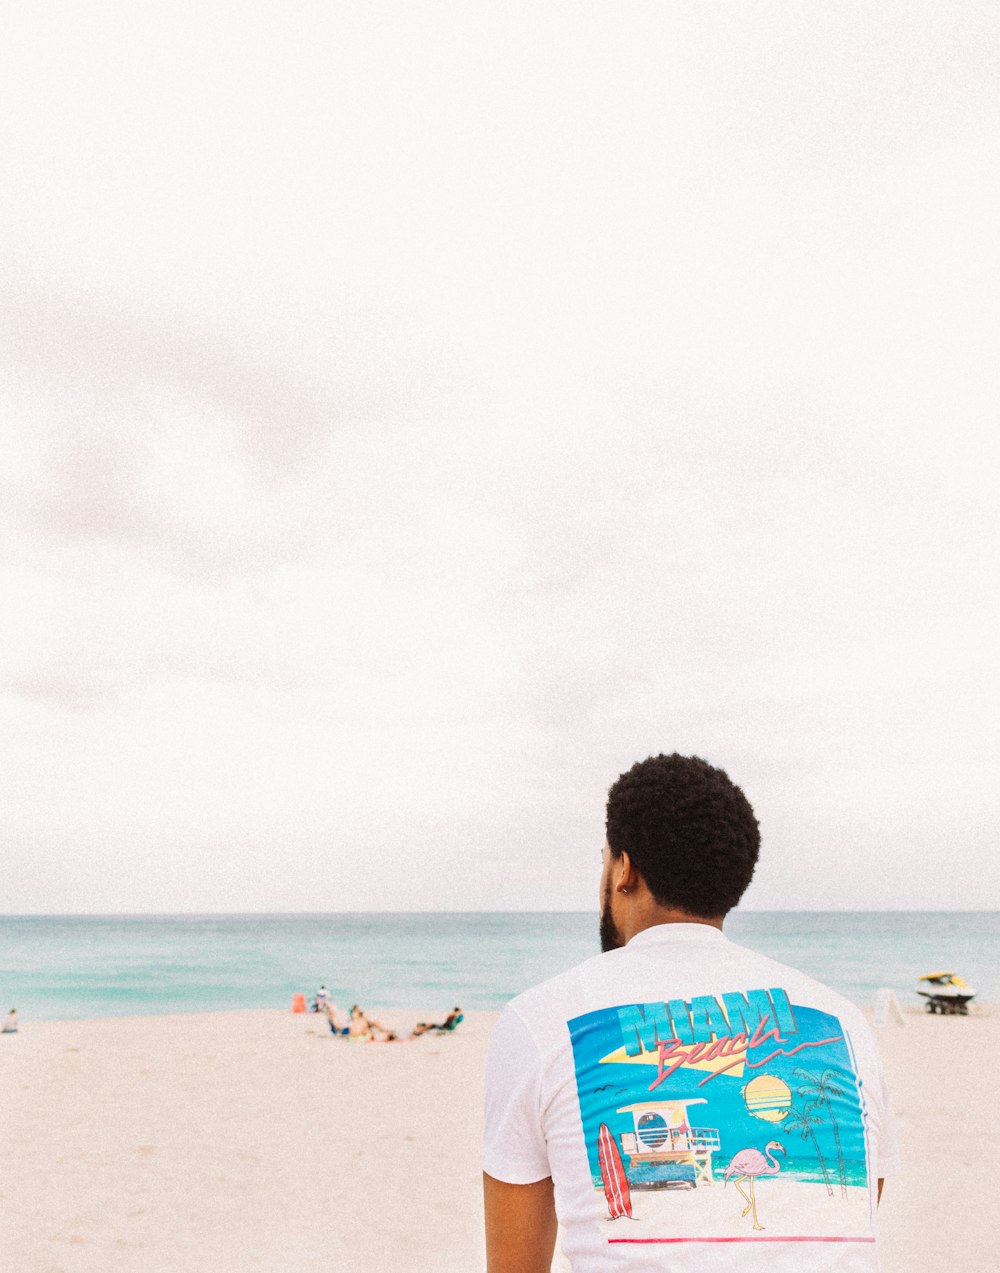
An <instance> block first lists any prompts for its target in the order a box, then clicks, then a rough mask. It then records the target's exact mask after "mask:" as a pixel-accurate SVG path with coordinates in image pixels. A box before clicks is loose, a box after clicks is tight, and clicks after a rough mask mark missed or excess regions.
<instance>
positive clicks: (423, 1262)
mask: <svg viewBox="0 0 1000 1273" xmlns="http://www.w3.org/2000/svg"><path fill="white" fill-rule="evenodd" d="M380 1015H381V1014H380ZM417 1015H419V1014H404V1013H398V1012H396V1013H390V1012H387V1013H385V1014H384V1016H383V1019H387V1020H389V1021H391V1022H392V1024H394V1025H399V1026H402V1027H404V1028H408V1027H409V1026H410V1025H411V1024H412V1023H413V1021H414V1020H416V1018H417ZM494 1020H495V1017H494V1016H493V1015H492V1014H488V1013H468V1014H466V1019H465V1021H464V1022H463V1024H462V1025H461V1027H460V1028H459V1030H458V1031H457V1032H456V1033H455V1034H452V1035H447V1036H436V1035H428V1036H425V1037H424V1038H422V1039H419V1040H417V1041H416V1042H414V1043H409V1044H403V1045H385V1046H382V1045H379V1046H362V1045H355V1044H350V1043H347V1042H346V1041H343V1040H336V1039H334V1038H333V1037H332V1036H331V1035H330V1034H329V1032H328V1031H327V1030H326V1028H325V1025H324V1023H323V1021H322V1019H320V1018H318V1017H315V1016H308V1015H307V1016H301V1015H300V1016H295V1015H293V1014H291V1013H282V1012H229V1013H198V1014H189V1015H183V1016H169V1017H168V1016H163V1017H119V1018H112V1019H107V1020H100V1021H61V1022H31V1021H24V1022H22V1026H21V1032H20V1033H19V1034H18V1035H15V1036H9V1037H0V1101H2V1105H0V1269H2V1270H3V1273H140V1271H141V1273H248V1271H249V1270H256V1269H260V1270H268V1273H285V1271H286V1270H287V1271H288V1273H292V1270H295V1271H296V1273H300V1271H301V1273H305V1271H307V1270H314V1269H315V1270H320V1269H322V1270H324V1273H330V1271H331V1270H335V1271H336V1273H355V1271H357V1273H362V1271H365V1273H367V1271H368V1270H373V1271H374V1270H381V1269H382V1268H384V1267H386V1266H387V1264H388V1266H389V1267H394V1268H404V1269H407V1270H414V1271H415V1273H423V1271H425V1270H426V1273H452V1271H454V1273H475V1270H480V1269H482V1268H483V1265H484V1261H483V1255H482V1240H481V1231H482V1203H481V1187H480V1173H479V1142H480V1136H481V1127H482V1124H481V1112H480V1110H481V1093H482V1078H481V1076H482V1066H483V1058H484V1054H485V1049H486V1044H487V1040H488V1037H489V1030H490V1026H491V1024H492V1022H493V1021H494ZM879 1035H880V1038H881V1040H882V1045H883V1054H884V1056H885V1059H886V1065H887V1069H888V1073H889V1078H890V1082H891V1083H892V1086H893V1092H894V1104H895V1106H896V1110H897V1115H898V1118H899V1122H900V1131H901V1139H902V1146H903V1152H904V1154H905V1157H906V1162H907V1169H906V1174H905V1176H904V1177H903V1178H901V1179H899V1180H898V1181H897V1180H893V1181H892V1182H890V1183H888V1184H887V1185H886V1192H885V1194H884V1196H883V1203H882V1209H881V1216H882V1230H883V1245H882V1262H883V1268H884V1269H885V1270H886V1271H887V1273H904V1270H905V1273H921V1271H923V1270H927V1273H930V1271H931V1270H934V1271H935V1273H937V1271H938V1270H940V1269H951V1268H960V1269H962V1270H963V1273H987V1271H989V1273H993V1270H994V1269H995V1268H996V1257H995V1250H994V1246H993V1243H992V1240H990V1241H989V1242H988V1241H987V1237H988V1235H989V1237H990V1238H991V1239H992V1234H991V1232H990V1230H991V1227H992V1224H991V1218H990V1217H991V1216H992V1215H993V1214H994V1213H995V1203H994V1197H993V1190H992V1185H993V1182H992V1173H991V1170H990V1167H991V1153H992V1151H993V1149H994V1145H995V1138H996V1127H997V1123H998V1113H1000V1100H998V1097H997V1087H996V1080H995V1077H994V1076H993V1074H992V1073H991V1072H990V1070H989V1068H988V1066H989V1057H990V1056H991V1055H994V1054H995V1053H996V1052H997V1050H998V1047H1000V1015H997V1014H995V1013H993V1012H989V1011H987V1010H982V1009H980V1011H979V1012H978V1014H977V1015H974V1016H969V1017H967V1018H960V1017H955V1018H945V1017H931V1016H927V1015H922V1014H920V1015H918V1014H907V1017H906V1023H905V1025H903V1026H900V1025H889V1026H885V1027H883V1028H882V1029H881V1030H880V1032H879ZM565 1268H567V1266H566V1264H565V1263H564V1261H562V1259H561V1258H557V1260H556V1262H555V1263H554V1264H553V1269H554V1270H557V1271H559V1273H561V1271H562V1270H564V1269H565Z"/></svg>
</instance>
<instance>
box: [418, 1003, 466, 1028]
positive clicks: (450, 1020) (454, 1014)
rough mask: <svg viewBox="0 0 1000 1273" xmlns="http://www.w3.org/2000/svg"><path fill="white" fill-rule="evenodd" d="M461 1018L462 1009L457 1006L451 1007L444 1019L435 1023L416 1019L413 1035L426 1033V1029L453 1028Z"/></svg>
mask: <svg viewBox="0 0 1000 1273" xmlns="http://www.w3.org/2000/svg"><path fill="white" fill-rule="evenodd" d="M461 1020H462V1009H461V1008H459V1007H457V1006H456V1007H454V1008H452V1010H451V1012H449V1013H448V1015H447V1016H446V1017H445V1019H444V1020H443V1021H441V1022H439V1023H438V1024H436V1025H435V1023H434V1022H432V1021H418V1022H417V1024H416V1025H415V1026H414V1027H413V1033H414V1035H418V1034H426V1033H427V1031H428V1030H454V1028H455V1026H457V1025H458V1023H459V1021H461Z"/></svg>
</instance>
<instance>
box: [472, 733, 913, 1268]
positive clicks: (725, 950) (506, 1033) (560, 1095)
mask: <svg viewBox="0 0 1000 1273" xmlns="http://www.w3.org/2000/svg"><path fill="white" fill-rule="evenodd" d="M606 830H607V840H606V843H605V846H604V849H603V854H602V863H603V866H602V873H601V880H600V894H599V896H600V937H601V949H602V951H603V952H604V953H602V954H600V955H597V956H595V957H594V958H592V959H589V960H587V961H586V962H585V963H583V964H580V965H578V966H577V967H576V968H573V969H570V970H569V971H568V972H565V973H563V974H562V975H560V976H557V977H555V978H553V979H552V980H551V981H548V982H545V983H544V984H543V985H541V986H537V987H535V989H533V990H529V991H527V992H526V993H524V994H522V995H520V996H518V997H517V998H516V999H514V1000H513V1001H512V1002H511V1003H509V1004H508V1005H507V1007H506V1008H505V1009H504V1011H503V1013H502V1014H501V1017H500V1020H499V1021H498V1023H497V1025H496V1027H495V1030H494V1033H493V1037H492V1039H491V1042H490V1049H489V1056H488V1060H487V1069H486V1120H485V1142H484V1147H483V1168H484V1191H485V1215H486V1248H487V1268H488V1270H489V1273H513V1271H514V1270H517V1273H543V1271H544V1273H548V1270H549V1268H550V1266H551V1262H552V1255H553V1249H554V1245H555V1238H556V1227H557V1219H558V1224H559V1226H560V1228H561V1230H562V1233H563V1249H564V1251H565V1253H566V1255H567V1256H568V1257H569V1260H570V1264H571V1267H572V1269H573V1270H574V1273H597V1271H598V1270H600V1273H614V1271H615V1270H619V1269H629V1270H633V1269H634V1270H638V1269H642V1270H647V1269H658V1268H662V1267H666V1263H669V1265H670V1268H671V1269H672V1270H676V1271H677V1273H701V1271H702V1270H705V1269H708V1268H711V1269H721V1268H723V1267H726V1268H728V1267H730V1264H731V1263H732V1262H733V1261H734V1260H735V1263H736V1264H739V1265H740V1267H746V1268H748V1269H749V1268H751V1267H752V1268H753V1269H755V1270H756V1269H760V1270H765V1269H766V1270H767V1273H801V1270H802V1269H803V1268H810V1267H817V1268H818V1267H819V1262H820V1259H821V1258H822V1267H823V1269H825V1270H831V1271H832V1270H841V1269H844V1270H846V1269H851V1270H854V1271H857V1273H874V1271H875V1270H876V1269H877V1268H878V1256H877V1248H876V1238H877V1233H876V1226H875V1220H874V1215H875V1208H876V1206H877V1204H878V1198H879V1196H880V1194H881V1192H882V1183H883V1178H884V1177H886V1176H891V1175H893V1174H895V1173H896V1171H897V1170H898V1153H897V1149H896V1136H895V1129H894V1122H893V1116H892V1111H891V1108H890V1104H889V1098H888V1093H887V1090H886V1086H885V1080H884V1078H883V1074H882V1066H881V1062H880V1060H879V1056H878V1051H877V1048H876V1045H875V1042H874V1038H873V1035H872V1032H871V1030H870V1029H869V1026H868V1024H867V1022H866V1020H865V1018H864V1016H863V1015H862V1013H861V1012H860V1010H859V1009H858V1008H857V1007H855V1005H854V1004H852V1003H850V1002H848V1000H846V999H844V998H842V997H841V996H840V995H839V994H836V993H835V992H834V991H832V990H829V989H827V988H826V987H825V986H823V985H820V984H819V983H818V982H816V981H813V980H812V979H811V978H809V977H806V976H805V975H804V974H802V973H800V972H797V971H795V970H794V969H792V968H789V967H787V966H785V965H783V964H779V963H776V962H775V961H774V960H772V959H767V958H765V957H763V956H761V955H758V954H755V953H754V952H753V951H750V950H747V949H745V948H744V947H742V946H737V945H735V944H734V943H733V942H731V941H730V940H729V939H728V938H727V937H726V936H724V934H723V931H722V929H723V920H724V919H725V917H726V915H727V914H728V913H729V911H730V910H732V908H733V907H734V906H735V905H736V904H737V902H738V901H739V900H740V898H741V897H742V895H743V893H744V891H745V889H746V887H747V885H748V884H749V883H750V879H751V877H752V875H753V872H754V866H755V864H756V861H757V855H758V849H759V844H760V839H759V832H758V826H757V821H756V818H755V817H754V814H753V810H752V809H751V807H750V804H749V803H748V801H747V799H746V797H745V796H744V794H743V792H742V791H741V790H740V789H739V787H737V786H735V785H734V784H733V783H732V782H731V781H730V780H729V778H728V777H727V775H726V774H725V773H724V772H723V771H722V770H721V769H716V768H713V767H712V766H711V765H709V764H707V763H706V762H705V761H703V760H700V759H698V758H697V757H684V756H678V755H676V754H675V755H672V756H656V757H650V758H649V759H648V760H644V761H642V762H640V763H639V764H637V765H634V766H633V767H632V769H630V770H629V771H628V772H627V773H625V774H622V776H621V777H620V778H619V779H618V781H617V782H616V783H615V784H614V785H613V786H612V788H611V790H610V792H609V795H608V802H607V822H606ZM762 1240H763V1241H765V1242H766V1244H767V1245H766V1246H760V1245H759V1243H760V1242H761V1241H762ZM661 1244H669V1245H661ZM729 1244H736V1245H735V1246H731V1245H729ZM733 1251H736V1252H738V1253H739V1258H738V1259H737V1258H736V1256H735V1255H733V1254H726V1253H727V1252H733ZM733 1266H734V1267H735V1264H734V1265H733Z"/></svg>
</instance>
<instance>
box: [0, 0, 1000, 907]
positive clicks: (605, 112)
mask: <svg viewBox="0 0 1000 1273" xmlns="http://www.w3.org/2000/svg"><path fill="white" fill-rule="evenodd" d="M998 35H1000V17H998V13H997V9H996V6H995V5H994V4H992V3H980V4H977V3H963V4H962V5H960V6H959V5H941V4H939V3H933V4H930V3H928V4H921V3H913V2H911V0H906V2H905V3H886V2H883V0H880V2H879V3H866V4H859V3H841V4H836V3H835V4H832V5H818V4H815V3H812V2H810V3H801V4H794V3H787V2H786V3H777V4H766V3H749V4H739V5H727V4H698V5H692V4H690V3H678V4H668V3H662V2H660V3H655V4H640V3H632V4H628V3H626V4H623V5H619V4H610V3H600V4H593V3H591V4H587V3H583V2H582V0H572V3H565V4H562V3H559V4H557V3H542V4H539V3H537V2H535V3H530V4H518V3H510V2H504V3H494V4H488V3H483V2H482V0H476V2H475V3H471V4H470V3H468V0H462V2H460V3H454V4H437V3H429V2H425V0H417V2H416V3H398V4H370V3H366V4H363V5H357V4H346V3H332V2H331V0H322V2H318V0H317V2H314V3H296V4H292V3H278V2H277V0H274V2H272V3H247V2H246V0H240V3H235V0H233V2H232V3H229V4H225V3H220V4H217V5H211V6H206V5H201V4H194V3H190V2H188V3H185V0H160V2H159V3H157V2H155V0H154V2H149V3H143V4H142V5H139V6H136V5H134V4H125V3H121V2H117V0H116V2H113V3H107V2H104V3H102V2H101V0H93V2H92V3H90V4H87V5H79V4H75V3H66V2H63V3H53V4H50V5H46V6H44V8H40V7H39V6H37V5H27V6H21V7H20V8H18V7H13V8H10V9H9V10H8V11H7V13H6V15H5V30H4V37H3V41H2V44H0V121H2V123H0V145H2V154H0V159H2V171H3V172H4V198H3V200H2V202H0V235H2V239H0V339H2V350H3V358H2V363H3V366H2V380H0V448H2V450H0V466H2V475H3V485H4V495H3V500H2V506H0V534H2V543H3V554H2V559H3V565H2V580H0V587H2V594H0V602H2V603H0V707H2V711H0V746H2V756H3V759H2V769H3V783H2V787H0V790H2V797H0V834H2V841H3V859H4V860H3V866H2V871H0V911H14V912H17V911H28V912H32V911H41V912H47V911H74V912H75V911H133V910H159V911H173V910H337V909H409V908H417V909H437V908H441V909H456V908H457V909H480V908H484V909H505V908H512V909H521V908H524V909H583V908H589V907H592V906H594V905H595V891H596V882H597V876H598V873H599V869H600V861H599V852H600V848H601V845H602V843H603V838H604V831H603V817H604V800H605V797H606V793H607V788H608V785H609V784H610V783H611V782H612V781H613V780H614V778H615V777H616V776H617V775H618V774H619V773H620V772H621V771H622V770H623V769H626V768H627V767H628V766H629V765H631V763H632V762H633V761H634V760H637V759H640V758H642V757H644V756H646V755H649V754H651V753H656V752H659V751H668V752H669V751H673V750H678V751H681V752H685V753H692V752H693V753H697V754H700V755H702V756H704V757H705V758H707V759H708V760H710V761H712V762H713V763H716V764H721V765H722V766H724V767H725V768H726V769H727V770H728V771H729V772H730V774H731V775H732V777H733V778H734V779H735V780H736V781H737V782H739V783H740V784H741V785H742V786H743V788H744V790H745V791H746V793H747V795H748V796H749V798H750V800H751V802H752V803H753V805H754V807H755V809H756V811H757V814H758V817H759V819H760V822H761V826H762V832H763V851H762V859H761V865H760V867H759V869H758V878H757V880H756V881H755V883H754V884H753V886H752V888H751V892H750V894H749V895H748V898H747V904H748V905H749V906H752V907H755V908H791V909H796V908H826V907H830V908H840V907H844V908H863V907H871V908H876V909H879V908H895V907H900V908H909V907H926V908H941V907H994V906H997V905H1000V871H998V866H997V863H998V860H1000V855H998V854H997V851H996V844H997V821H998V819H997V814H998V805H1000V798H998V792H1000V782H998V776H1000V775H998V765H997V761H998V750H1000V748H998V728H997V720H998V706H1000V704H998V701H997V700H998V689H997V686H998V678H997V672H998V667H997V663H998V656H997V648H998V642H997V635H998V634H997V610H998V606H997V587H996V581H997V577H998V565H1000V561H998V557H1000V554H998V534H997V517H996V507H997V459H998V450H1000V447H998V443H997V426H998V412H997V406H998V402H1000V395H998V367H1000V358H998V340H997V336H998V330H1000V326H998V318H1000V315H998V270H997V264H998V236H997V226H998V225H1000V177H998V173H1000V166H998V161H1000V153H998V151H1000V146H998V140H997V139H998V137H1000V118H998V115H1000V112H998V109H997V100H998V86H1000V76H998V69H997V68H998V50H1000V39H998Z"/></svg>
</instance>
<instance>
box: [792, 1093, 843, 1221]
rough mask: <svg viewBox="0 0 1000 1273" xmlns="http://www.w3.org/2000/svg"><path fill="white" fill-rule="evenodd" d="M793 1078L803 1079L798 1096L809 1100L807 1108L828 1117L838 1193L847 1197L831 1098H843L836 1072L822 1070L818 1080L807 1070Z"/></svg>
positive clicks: (838, 1135)
mask: <svg viewBox="0 0 1000 1273" xmlns="http://www.w3.org/2000/svg"><path fill="white" fill-rule="evenodd" d="M795 1077H796V1078H799V1079H804V1080H805V1081H804V1083H803V1085H802V1087H800V1088H799V1095H800V1096H803V1097H809V1098H810V1104H809V1106H807V1108H810V1107H811V1108H814V1109H825V1110H827V1111H828V1112H829V1115H830V1124H831V1126H832V1127H833V1139H834V1142H835V1143H836V1146H837V1173H838V1175H839V1176H840V1192H841V1195H842V1196H843V1197H845V1198H846V1197H847V1167H846V1164H845V1163H844V1148H843V1146H842V1145H841V1143H840V1128H839V1127H838V1126H837V1116H836V1114H834V1112H833V1097H835V1096H843V1095H844V1089H843V1088H842V1087H839V1086H838V1084H837V1083H836V1081H835V1080H836V1077H837V1076H836V1071H834V1070H824V1071H823V1072H822V1074H820V1076H819V1078H817V1077H816V1075H815V1074H810V1072H809V1071H808V1070H801V1069H799V1070H796V1071H795Z"/></svg>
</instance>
